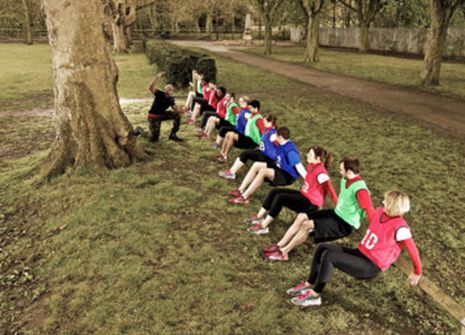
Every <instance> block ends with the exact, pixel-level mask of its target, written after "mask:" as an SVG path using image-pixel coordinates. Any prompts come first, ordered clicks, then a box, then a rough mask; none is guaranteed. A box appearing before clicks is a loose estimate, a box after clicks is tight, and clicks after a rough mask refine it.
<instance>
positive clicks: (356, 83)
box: [173, 41, 465, 138]
mask: <svg viewBox="0 0 465 335" xmlns="http://www.w3.org/2000/svg"><path fill="white" fill-rule="evenodd" d="M173 43H175V44H178V45H181V46H190V47H197V48H203V49H206V50H208V51H211V52H214V53H218V54H219V55H221V56H225V57H228V58H230V59H233V60H235V61H240V62H243V63H246V64H249V65H253V66H256V67H259V68H262V69H265V70H267V71H272V72H274V73H277V74H280V75H282V76H285V77H288V78H291V79H295V80H298V81H300V82H303V83H305V84H309V85H312V86H315V87H317V88H319V89H323V90H326V91H330V92H332V93H335V94H338V95H341V96H344V97H348V98H352V99H356V100H359V101H362V102H364V103H368V104H371V105H373V106H375V107H377V108H381V109H382V110H384V111H388V112H392V113H397V114H402V115H407V116H409V117H412V118H414V119H415V120H419V121H421V122H422V123H425V124H426V125H428V126H429V127H432V128H434V129H440V130H442V131H445V132H446V133H447V134H449V135H453V136H457V137H459V138H465V101H464V100H458V99H457V100H456V99H453V98H449V97H445V96H440V95H435V94H428V93H424V92H420V91H415V90H413V89H406V88H403V87H398V86H393V85H388V84H382V83H375V82H372V81H368V80H363V79H357V78H353V77H348V76H344V75H338V74H333V73H328V72H324V71H319V70H315V69H311V68H308V67H305V66H302V65H297V64H292V63H288V62H283V61H278V60H273V59H269V58H264V57H260V56H255V55H249V54H245V53H242V52H240V51H237V50H240V48H235V47H233V46H229V47H228V46H226V45H216V44H214V43H212V42H207V41H174V42H173Z"/></svg>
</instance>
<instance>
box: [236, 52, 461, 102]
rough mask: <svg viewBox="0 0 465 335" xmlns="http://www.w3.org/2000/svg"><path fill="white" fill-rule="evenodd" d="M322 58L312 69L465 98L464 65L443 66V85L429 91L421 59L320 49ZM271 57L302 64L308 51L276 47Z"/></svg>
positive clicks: (450, 64)
mask: <svg viewBox="0 0 465 335" xmlns="http://www.w3.org/2000/svg"><path fill="white" fill-rule="evenodd" d="M245 52H248V53H252V54H257V55H260V56H263V48H262V47H256V48H251V49H247V50H245ZM319 55H320V62H318V63H316V64H309V65H308V66H309V67H312V68H315V69H318V70H323V71H328V72H333V73H338V74H344V75H347V76H352V77H356V78H362V79H368V80H374V81H378V82H382V83H388V84H393V85H401V86H407V87H413V88H416V89H421V90H426V91H428V92H435V93H441V94H447V95H452V96H458V97H461V98H465V65H464V64H458V63H443V64H442V67H441V85H440V86H438V87H431V88H426V87H424V86H422V85H421V83H420V72H421V69H422V61H421V60H417V59H405V58H399V57H391V56H381V55H373V54H358V53H354V52H342V51H333V50H329V49H322V48H320V50H319ZM270 57H271V58H274V59H277V60H283V61H288V62H293V63H302V62H303V58H304V49H303V48H302V47H274V48H273V54H272V55H271V56H270Z"/></svg>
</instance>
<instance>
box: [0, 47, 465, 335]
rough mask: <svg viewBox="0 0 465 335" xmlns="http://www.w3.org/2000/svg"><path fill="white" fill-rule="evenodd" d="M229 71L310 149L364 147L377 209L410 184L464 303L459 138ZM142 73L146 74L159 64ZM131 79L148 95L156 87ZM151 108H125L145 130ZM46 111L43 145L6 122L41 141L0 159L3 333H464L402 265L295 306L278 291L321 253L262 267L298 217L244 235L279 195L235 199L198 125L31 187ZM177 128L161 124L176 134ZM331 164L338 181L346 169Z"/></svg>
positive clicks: (431, 247)
mask: <svg viewBox="0 0 465 335" xmlns="http://www.w3.org/2000/svg"><path fill="white" fill-rule="evenodd" d="M126 57H127V64H128V67H127V68H131V67H132V66H129V64H130V63H132V62H134V63H137V64H139V63H138V62H139V61H140V60H139V58H138V57H139V55H135V56H126ZM218 64H219V69H220V75H219V78H220V80H221V82H222V83H224V84H225V86H227V87H230V88H232V89H234V90H237V91H238V92H239V91H240V92H255V94H254V96H256V97H259V98H260V99H262V102H263V105H264V111H272V112H274V113H276V114H277V115H278V116H279V119H280V124H282V125H287V126H289V127H290V128H291V129H292V130H293V132H294V138H295V140H296V142H297V143H298V145H299V147H300V148H305V147H308V146H309V145H311V144H314V143H319V144H326V145H327V147H328V148H329V149H331V150H332V151H333V152H334V154H335V155H336V157H337V158H340V157H341V156H342V155H344V154H353V155H358V156H360V157H361V158H362V164H363V175H364V177H365V178H366V180H367V182H368V184H369V186H370V188H371V190H372V192H373V195H374V198H375V202H376V203H377V204H380V201H379V200H380V196H381V194H382V192H383V191H384V190H386V189H387V188H390V187H399V188H401V189H403V190H405V191H407V192H408V193H409V194H410V195H411V196H412V200H413V211H412V214H411V215H409V217H408V219H409V222H410V223H411V225H412V229H413V232H414V234H415V236H416V239H417V241H418V245H419V248H420V250H421V253H422V256H423V262H424V266H425V272H426V274H427V275H428V276H429V277H431V278H433V279H434V281H435V282H437V283H438V284H440V286H441V287H443V288H444V289H445V290H446V291H447V292H448V293H449V294H451V295H454V296H455V297H456V298H457V299H458V300H459V301H461V303H465V301H464V298H463V297H464V295H465V294H464V293H465V287H464V285H463V282H464V281H463V278H464V273H463V267H462V266H461V264H463V263H464V258H465V257H464V253H463V245H464V242H465V240H464V236H465V234H464V224H463V219H462V218H463V215H464V214H465V208H464V205H463V204H464V203H465V202H464V200H465V199H464V197H463V193H462V190H463V189H464V186H465V185H464V182H463V179H462V178H461V177H462V171H463V165H464V163H465V159H464V158H465V156H464V154H463V145H461V144H460V143H459V142H458V141H455V140H450V139H445V138H442V137H440V136H438V135H436V134H434V133H433V132H431V131H429V130H425V129H423V128H421V127H418V126H416V125H414V124H412V123H410V122H403V121H402V120H395V119H394V117H391V116H386V115H382V114H378V113H377V112H376V111H373V110H372V109H371V108H370V107H369V106H365V105H359V104H357V103H355V102H352V101H347V100H345V99H343V98H340V97H336V96H333V95H327V94H325V93H323V92H321V91H317V90H314V89H312V88H310V87H306V86H303V85H300V84H298V83H295V82H292V81H289V80H286V79H283V78H282V77H279V76H276V75H273V74H269V73H265V72H263V71H260V70H257V69H255V68H251V67H249V66H246V65H242V64H237V63H233V62H230V61H226V60H223V59H219V60H218ZM139 66H140V68H139V71H140V73H142V72H150V71H151V69H150V67H148V66H147V65H146V64H142V62H141V63H140V64H139V65H137V67H139ZM125 77H126V76H125V70H122V74H121V78H125ZM128 77H129V75H128ZM136 84H137V85H140V86H141V90H142V89H145V86H146V83H145V82H144V83H137V82H136V81H134V85H136ZM136 91H137V90H135V89H134V91H133V92H136ZM289 92H293V93H289ZM121 95H122V94H121ZM286 97H287V98H289V97H291V102H290V103H289V104H285V103H284V101H285V100H284V99H285V98H286ZM146 109H147V106H146V105H141V104H133V105H130V106H128V107H127V108H126V111H127V112H128V115H129V117H130V119H131V121H132V122H133V123H134V124H135V125H142V126H146V125H145V122H146V121H145V112H146ZM0 120H1V119H0ZM40 120H41V121H40V122H42V123H43V129H44V130H43V131H44V133H48V136H49V137H40V138H39V140H38V142H39V144H40V145H37V144H35V143H34V145H32V144H33V142H32V141H34V140H35V141H37V140H36V139H35V138H34V137H30V136H31V134H33V133H34V132H35V123H34V121H35V119H28V120H21V119H12V118H11V119H9V122H8V127H7V130H8V128H10V129H15V128H17V127H19V126H20V125H21V126H22V127H23V132H21V133H19V132H13V133H11V134H10V135H9V136H10V137H13V138H16V140H18V139H19V138H23V137H24V136H25V135H27V137H26V138H30V139H28V140H27V141H28V143H29V144H30V145H31V147H33V148H32V149H30V151H31V152H29V153H24V155H23V156H24V157H23V158H22V159H17V157H15V159H13V160H7V161H6V162H4V163H3V164H2V165H1V166H0V185H1V187H0V192H1V193H0V198H1V199H2V201H1V204H0V213H2V215H4V217H2V216H0V222H1V221H2V220H3V221H4V222H3V223H2V225H1V226H0V227H1V230H0V234H1V235H0V238H1V240H0V241H1V246H2V248H3V249H2V252H1V253H0V269H1V271H0V279H1V281H0V283H1V285H2V286H1V287H0V288H1V290H0V302H1V305H0V308H1V309H0V313H1V314H2V315H6V317H5V318H2V320H1V321H0V325H1V327H0V329H2V330H10V331H11V330H12V329H14V328H15V327H17V326H18V325H20V324H22V327H21V328H22V329H23V331H24V332H25V333H34V334H35V333H41V334H57V333H66V334H96V333H97V334H110V333H111V334H154V333H157V334H172V333H182V334H184V333H194V334H200V333H202V334H204V333H213V334H225V333H235V334H262V333H267V334H280V333H284V332H288V333H303V332H306V333H310V332H311V333H315V334H327V333H333V334H340V333H348V334H359V333H360V332H365V333H369V334H370V333H372V334H380V333H416V332H421V333H437V334H441V333H450V332H453V331H456V330H457V328H456V324H455V323H454V322H453V320H451V319H450V318H449V317H448V316H447V315H446V314H445V313H444V312H443V311H442V310H440V309H438V308H436V307H434V304H432V302H431V301H430V300H429V298H428V297H425V296H424V295H423V294H422V293H421V291H419V290H418V289H411V288H409V287H408V285H407V282H406V278H405V276H403V275H402V274H401V273H400V272H399V271H398V270H396V269H394V268H393V269H391V270H389V272H388V273H387V274H383V275H381V276H379V277H378V278H377V279H375V280H372V281H355V280H353V279H351V278H349V277H347V276H345V275H343V274H341V273H339V272H336V274H335V277H334V279H333V281H332V282H331V284H329V285H328V290H327V294H326V298H327V299H326V300H325V303H324V305H323V306H322V307H321V308H318V309H315V310H309V311H299V310H298V309H296V308H293V307H291V306H290V305H289V303H288V300H287V299H286V297H285V294H284V293H283V292H284V290H285V289H286V288H287V287H288V286H289V285H291V284H293V283H295V282H297V281H298V280H301V279H302V278H304V277H305V275H306V274H307V271H308V266H309V262H310V253H311V247H310V246H308V245H307V246H303V247H301V248H299V249H298V250H297V252H296V253H295V254H294V255H293V257H292V259H291V261H290V262H289V263H287V264H275V263H267V262H263V261H262V260H261V259H260V258H259V257H258V255H257V251H258V247H259V246H264V245H266V244H268V243H269V242H270V241H276V240H277V239H278V238H279V237H280V236H281V235H282V233H283V232H284V230H285V228H286V227H287V225H288V224H289V223H290V221H291V219H292V215H291V214H290V213H289V212H285V213H283V214H282V216H281V219H282V220H280V221H279V222H277V223H276V224H275V225H274V226H273V227H272V233H271V236H270V237H262V238H260V237H259V238H256V237H251V236H248V235H247V234H246V233H245V227H244V225H243V224H241V219H242V218H243V217H245V216H248V215H249V214H251V213H252V212H253V210H254V209H256V208H258V206H259V200H260V199H262V198H263V196H264V195H265V194H266V192H267V190H268V188H267V187H264V188H263V189H262V190H261V191H260V192H259V193H258V195H257V196H256V197H255V199H254V201H253V204H251V205H250V206H249V208H241V207H234V206H230V205H227V204H226V197H225V196H223V194H224V193H225V192H227V191H229V190H230V189H231V188H232V187H233V186H232V184H229V183H226V182H225V181H223V180H221V179H219V178H218V177H216V172H217V171H218V169H219V168H220V167H219V166H218V165H217V163H215V162H214V160H213V157H214V153H215V152H214V151H213V150H212V149H209V148H208V146H207V144H206V143H204V142H200V141H197V140H195V139H194V138H193V136H192V134H191V130H190V128H186V127H183V129H182V130H181V135H182V136H185V137H186V138H187V139H188V141H187V142H185V143H183V144H181V145H178V144H175V143H171V142H168V141H166V140H164V139H163V140H162V142H161V143H160V144H159V145H156V146H152V149H153V150H154V152H155V159H154V161H152V162H150V163H147V164H144V165H135V166H133V167H131V168H127V169H120V170H117V171H111V172H108V173H107V174H106V175H103V176H96V175H93V174H92V173H88V172H87V173H86V172H83V173H82V174H81V175H79V176H76V177H75V178H72V179H67V178H65V177H62V178H58V179H56V180H54V181H53V182H52V183H50V184H47V185H43V186H41V187H40V188H37V187H35V186H32V185H30V181H28V180H27V179H24V178H23V177H22V173H24V172H25V171H27V170H28V169H29V168H30V167H31V166H33V165H34V164H35V163H36V162H37V161H38V160H39V159H40V158H41V157H43V156H44V155H45V152H44V151H36V148H37V149H40V148H43V147H45V146H46V145H47V144H49V143H50V140H51V137H52V136H51V132H52V126H51V124H50V123H51V120H49V119H40ZM24 122H30V123H26V126H25V125H24ZM168 130H169V128H168V125H164V128H163V132H164V134H165V135H166V134H167V132H168ZM29 141H31V142H29ZM235 153H236V154H237V152H235ZM446 164H447V166H446ZM331 172H332V175H333V177H334V179H335V184H337V182H338V180H339V178H338V177H337V173H336V169H335V168H333V169H332V171H331ZM297 186H298V185H295V187H297ZM450 199H453V200H452V201H451V200H450ZM358 239H359V236H353V237H352V238H351V239H346V240H344V241H341V243H346V244H352V245H354V244H355V243H356V241H357V240H358ZM31 275H32V278H31ZM7 311H8V312H7Z"/></svg>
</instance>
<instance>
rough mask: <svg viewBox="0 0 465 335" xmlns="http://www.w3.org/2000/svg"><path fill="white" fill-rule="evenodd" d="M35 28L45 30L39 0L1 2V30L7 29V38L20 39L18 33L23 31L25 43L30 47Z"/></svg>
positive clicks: (6, 0)
mask: <svg viewBox="0 0 465 335" xmlns="http://www.w3.org/2000/svg"><path fill="white" fill-rule="evenodd" d="M34 26H36V27H38V30H43V29H45V24H44V18H43V13H42V11H41V9H40V1H39V0H21V1H17V0H1V1H0V28H3V29H6V30H5V33H6V34H7V36H10V37H20V36H19V34H17V33H16V31H17V30H18V29H19V30H22V31H23V33H24V42H25V43H26V44H28V45H30V44H32V43H33V40H34V29H33V27H34Z"/></svg>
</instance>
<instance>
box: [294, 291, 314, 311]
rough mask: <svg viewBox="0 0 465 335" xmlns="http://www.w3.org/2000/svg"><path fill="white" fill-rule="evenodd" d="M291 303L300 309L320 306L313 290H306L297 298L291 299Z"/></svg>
mask: <svg viewBox="0 0 465 335" xmlns="http://www.w3.org/2000/svg"><path fill="white" fill-rule="evenodd" d="M291 302H292V303H293V304H294V305H297V306H300V307H309V306H320V305H321V297H320V296H319V295H317V293H315V291H313V290H308V291H306V292H305V293H304V294H302V295H299V296H298V297H295V298H292V299H291Z"/></svg>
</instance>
